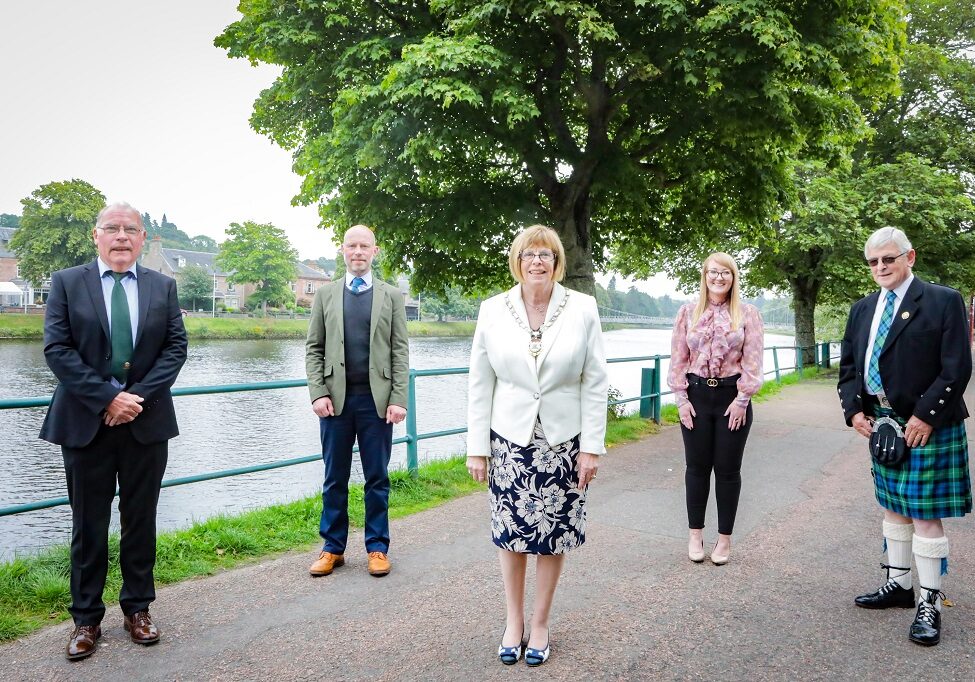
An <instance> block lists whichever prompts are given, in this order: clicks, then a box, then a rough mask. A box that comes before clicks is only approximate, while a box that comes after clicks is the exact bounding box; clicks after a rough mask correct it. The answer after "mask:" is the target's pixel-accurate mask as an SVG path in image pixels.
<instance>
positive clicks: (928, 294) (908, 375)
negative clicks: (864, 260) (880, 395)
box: [838, 277, 972, 428]
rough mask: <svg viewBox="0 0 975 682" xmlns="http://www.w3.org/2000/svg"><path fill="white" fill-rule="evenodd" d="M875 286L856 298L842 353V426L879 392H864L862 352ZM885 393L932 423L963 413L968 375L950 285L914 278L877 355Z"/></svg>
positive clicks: (964, 321)
mask: <svg viewBox="0 0 975 682" xmlns="http://www.w3.org/2000/svg"><path fill="white" fill-rule="evenodd" d="M879 296H880V292H879V291H877V292H874V293H872V294H870V295H869V296H867V297H865V298H861V299H860V300H859V301H857V302H856V303H854V304H853V307H852V308H851V310H850V316H849V318H848V319H847V322H846V333H845V334H844V335H843V346H842V351H841V355H840V377H839V384H838V390H839V394H840V402H841V403H842V405H843V415H844V416H845V417H846V423H847V425H850V424H851V420H852V418H853V416H854V415H855V414H856V413H857V412H864V413H865V414H866V415H867V416H870V415H871V413H872V408H873V406H874V405H876V402H877V401H876V398H875V397H874V396H872V395H870V394H869V393H867V390H866V385H865V383H864V377H865V375H866V368H865V366H864V363H865V357H864V356H865V355H866V352H867V343H868V341H869V340H870V338H869V337H870V325H871V323H872V322H873V316H874V312H875V311H876V309H877V300H878V298H879ZM879 363H880V376H881V377H882V378H883V384H884V394H885V395H886V396H887V400H889V401H890V403H891V407H893V409H894V412H896V413H897V415H899V416H900V417H902V418H904V419H908V418H910V417H911V416H912V415H913V416H916V417H917V418H918V419H920V420H922V421H924V422H925V423H927V424H930V425H931V426H933V427H934V428H938V427H941V426H944V425H946V424H951V423H954V422H959V421H961V420H963V419H965V418H966V417H968V408H967V407H966V406H965V401H964V399H963V398H962V395H963V394H964V392H965V387H966V386H968V381H969V379H970V378H971V376H972V355H971V349H970V347H969V340H968V315H967V311H966V308H965V302H964V300H963V299H962V297H961V294H960V293H958V291H956V290H955V289H951V288H949V287H944V286H940V285H938V284H931V283H929V282H924V281H922V280H921V279H919V278H918V277H915V278H914V281H913V282H911V285H910V286H909V287H908V288H907V292H906V293H905V295H904V300H903V301H902V302H901V306H900V308H899V309H898V310H897V314H896V315H895V316H894V322H893V325H892V326H891V328H890V331H889V332H888V333H887V339H886V341H885V342H884V347H883V351H882V353H881V355H880V360H879Z"/></svg>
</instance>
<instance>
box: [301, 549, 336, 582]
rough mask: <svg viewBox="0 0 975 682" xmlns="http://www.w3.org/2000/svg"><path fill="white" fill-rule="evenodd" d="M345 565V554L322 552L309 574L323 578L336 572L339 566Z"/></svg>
mask: <svg viewBox="0 0 975 682" xmlns="http://www.w3.org/2000/svg"><path fill="white" fill-rule="evenodd" d="M343 564H345V555H344V554H332V553H331V552H322V553H321V554H319V555H318V561H316V562H315V563H313V564H312V565H311V568H309V569H308V572H309V573H311V574H312V575H313V576H315V577H318V576H323V575H328V574H329V573H331V572H332V571H334V570H335V569H336V568H338V567H339V566H342V565H343Z"/></svg>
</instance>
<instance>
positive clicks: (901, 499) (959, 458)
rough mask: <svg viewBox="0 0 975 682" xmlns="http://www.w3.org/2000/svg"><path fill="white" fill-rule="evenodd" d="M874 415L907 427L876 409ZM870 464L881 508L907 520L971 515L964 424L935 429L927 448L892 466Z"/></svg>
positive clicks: (903, 422)
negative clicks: (886, 417) (887, 418)
mask: <svg viewBox="0 0 975 682" xmlns="http://www.w3.org/2000/svg"><path fill="white" fill-rule="evenodd" d="M875 413H876V415H877V416H878V417H879V416H889V417H892V418H893V419H895V420H896V421H897V422H898V423H899V424H900V425H901V426H902V427H903V426H904V425H905V424H906V423H907V422H906V421H904V420H903V419H901V418H900V417H899V416H897V415H896V414H894V413H893V412H891V411H890V410H886V409H883V408H881V407H878V408H876V410H875ZM870 461H871V464H872V472H873V487H874V493H875V494H876V496H877V502H879V503H880V506H881V507H883V508H884V509H889V510H890V511H892V512H894V513H897V514H900V515H901V516H906V517H908V518H911V519H944V518H949V517H953V516H964V515H965V514H968V513H970V512H971V511H972V480H971V474H970V472H969V468H968V436H967V434H966V432H965V423H964V422H956V423H954V424H949V425H947V426H942V427H941V428H938V429H935V430H934V431H933V432H932V433H931V438H930V439H929V440H928V442H927V444H925V445H923V446H919V447H916V448H911V449H910V455H908V457H907V459H906V460H904V462H903V463H902V464H900V465H898V466H895V467H888V466H884V465H883V464H878V463H877V462H876V461H874V460H873V458H871V460H870Z"/></svg>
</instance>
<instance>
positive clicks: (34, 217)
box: [10, 180, 105, 287]
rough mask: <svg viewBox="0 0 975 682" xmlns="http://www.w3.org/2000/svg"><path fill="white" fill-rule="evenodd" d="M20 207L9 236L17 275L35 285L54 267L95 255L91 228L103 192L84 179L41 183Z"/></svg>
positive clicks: (46, 276)
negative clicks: (16, 226)
mask: <svg viewBox="0 0 975 682" xmlns="http://www.w3.org/2000/svg"><path fill="white" fill-rule="evenodd" d="M20 203H21V204H22V205H23V207H24V211H23V215H22V216H21V218H20V229H18V230H17V232H16V233H14V236H13V238H12V239H11V240H10V249H11V250H12V251H13V252H14V253H16V254H17V258H18V259H19V262H18V267H19V269H20V274H21V276H22V277H23V278H24V279H26V280H28V281H30V282H31V284H33V285H34V286H35V287H37V286H40V285H41V284H42V283H43V282H44V280H46V279H47V278H48V277H50V276H51V273H52V272H55V271H56V270H63V269H64V268H70V267H73V266H75V265H81V264H82V263H85V262H87V261H90V260H93V259H94V258H95V254H96V251H95V245H94V242H93V241H92V238H91V230H92V228H93V227H94V226H95V220H96V218H97V217H98V212H99V211H101V210H102V209H103V208H104V207H105V195H104V194H102V193H101V192H99V191H98V190H97V189H95V188H94V187H93V186H92V185H90V184H89V183H87V182H85V181H84V180H65V181H61V182H49V183H48V184H46V185H41V186H40V187H38V188H37V189H35V190H34V191H33V192H31V194H30V196H29V197H26V198H24V199H21V201H20Z"/></svg>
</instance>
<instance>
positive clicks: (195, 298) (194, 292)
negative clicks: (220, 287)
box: [176, 263, 214, 310]
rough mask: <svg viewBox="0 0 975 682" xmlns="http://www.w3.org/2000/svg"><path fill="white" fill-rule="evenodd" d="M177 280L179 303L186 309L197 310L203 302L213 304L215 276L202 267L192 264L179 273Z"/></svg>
mask: <svg viewBox="0 0 975 682" xmlns="http://www.w3.org/2000/svg"><path fill="white" fill-rule="evenodd" d="M176 280H177V281H178V282H179V302H180V305H181V306H183V307H184V308H188V309H190V310H197V309H198V307H199V304H200V302H201V301H206V302H207V303H209V304H211V305H212V304H213V288H214V283H213V276H212V275H211V274H210V273H209V272H208V271H207V269H206V268H205V267H203V266H202V265H197V264H196V263H190V264H189V265H187V266H186V267H184V268H183V269H182V270H180V271H179V274H177V275H176ZM208 307H209V306H208Z"/></svg>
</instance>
